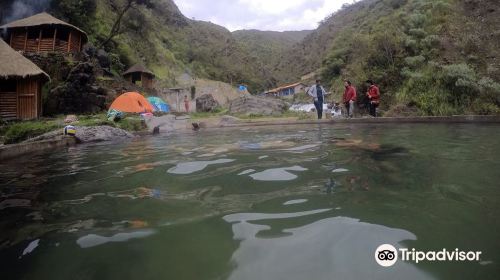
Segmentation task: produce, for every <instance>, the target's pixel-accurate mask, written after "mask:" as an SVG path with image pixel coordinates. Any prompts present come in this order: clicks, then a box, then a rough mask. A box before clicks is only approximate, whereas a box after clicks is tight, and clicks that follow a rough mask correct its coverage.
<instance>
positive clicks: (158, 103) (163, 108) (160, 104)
mask: <svg viewBox="0 0 500 280" xmlns="http://www.w3.org/2000/svg"><path fill="white" fill-rule="evenodd" d="M147 99H148V101H149V103H151V105H153V107H155V110H156V111H158V112H165V113H168V112H170V107H169V106H168V104H167V102H165V101H163V99H161V98H159V97H155V96H151V97H148V98H147Z"/></svg>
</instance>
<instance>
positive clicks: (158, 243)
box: [0, 124, 500, 280]
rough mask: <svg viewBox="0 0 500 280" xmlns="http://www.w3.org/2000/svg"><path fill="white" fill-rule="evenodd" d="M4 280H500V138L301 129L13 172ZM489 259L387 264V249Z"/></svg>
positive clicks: (142, 144) (389, 129) (65, 155)
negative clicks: (378, 256)
mask: <svg viewBox="0 0 500 280" xmlns="http://www.w3.org/2000/svg"><path fill="white" fill-rule="evenodd" d="M0 170H1V173H0V215H1V219H0V267H1V270H0V273H1V275H0V278H1V279H287V280H290V279H311V280H312V279H500V241H499V237H500V235H499V232H500V126H499V125H479V124H477V125H472V124H467V125H444V124H443V125H441V124H432V125H429V124H413V125H409V124H398V125H394V124H392V125H359V124H357V125H352V126H349V125H335V126H332V125H319V124H318V125H301V126H273V127H258V128H243V129H218V130H210V131H200V132H192V133H187V134H179V135H164V136H159V137H145V138H138V139H134V140H132V141H126V142H114V143H97V144H91V145H81V146H77V147H71V148H68V149H66V150H59V151H56V152H51V153H44V154H35V155H28V156H25V157H23V158H20V159H16V160H13V161H8V162H1V163H0ZM384 243H387V244H392V245H394V246H395V247H396V248H410V249H411V248H414V249H416V250H420V251H438V250H442V249H443V248H446V249H448V250H450V251H451V250H455V249H456V248H457V249H459V250H464V251H469V250H471V251H481V258H480V260H479V261H452V262H444V261H440V262H430V261H422V262H419V263H418V264H417V263H415V262H408V261H401V260H398V262H396V264H395V265H394V266H391V267H387V268H386V267H382V266H379V265H378V264H377V262H376V261H375V257H374V254H375V249H376V248H377V247H378V246H379V245H381V244H384Z"/></svg>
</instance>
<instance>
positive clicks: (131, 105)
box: [109, 92, 153, 113]
mask: <svg viewBox="0 0 500 280" xmlns="http://www.w3.org/2000/svg"><path fill="white" fill-rule="evenodd" d="M109 109H115V110H118V111H121V112H124V113H146V112H149V113H151V112H153V105H151V104H150V103H149V102H148V100H147V99H146V98H144V96H142V95H141V94H139V93H137V92H127V93H124V94H122V95H120V96H118V97H117V98H116V99H115V101H113V103H112V104H111V106H110V107H109Z"/></svg>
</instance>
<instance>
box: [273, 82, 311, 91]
mask: <svg viewBox="0 0 500 280" xmlns="http://www.w3.org/2000/svg"><path fill="white" fill-rule="evenodd" d="M299 85H303V86H306V85H305V84H303V83H300V82H299V83H293V84H289V85H284V86H280V87H277V88H273V89H270V90H268V91H266V93H276V92H278V91H280V90H283V89H287V88H294V87H296V86H299Z"/></svg>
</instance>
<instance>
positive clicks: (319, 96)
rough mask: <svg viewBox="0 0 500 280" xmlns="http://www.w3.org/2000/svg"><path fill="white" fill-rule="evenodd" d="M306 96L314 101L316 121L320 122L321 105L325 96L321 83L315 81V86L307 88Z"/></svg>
mask: <svg viewBox="0 0 500 280" xmlns="http://www.w3.org/2000/svg"><path fill="white" fill-rule="evenodd" d="M307 94H309V96H311V97H312V98H313V99H314V107H316V112H318V120H321V118H322V117H323V103H324V97H325V94H326V91H325V89H324V88H323V86H321V81H320V80H316V84H315V85H313V86H311V87H310V88H309V90H308V91H307Z"/></svg>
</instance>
